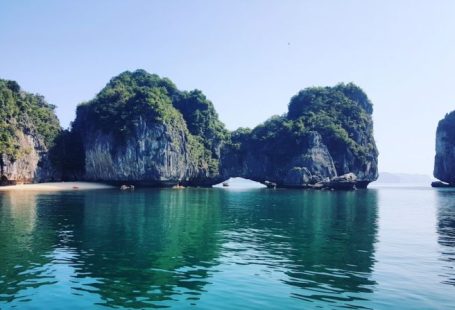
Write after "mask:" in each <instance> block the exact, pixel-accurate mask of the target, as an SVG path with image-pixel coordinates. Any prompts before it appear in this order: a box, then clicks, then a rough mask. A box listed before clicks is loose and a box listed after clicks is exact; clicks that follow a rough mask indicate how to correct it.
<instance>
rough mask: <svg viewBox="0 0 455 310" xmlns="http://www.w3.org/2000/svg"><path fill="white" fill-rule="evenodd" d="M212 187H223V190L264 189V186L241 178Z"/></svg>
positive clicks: (231, 179) (234, 178)
mask: <svg viewBox="0 0 455 310" xmlns="http://www.w3.org/2000/svg"><path fill="white" fill-rule="evenodd" d="M214 187H225V188H264V187H266V186H265V185H264V184H262V183H259V182H256V181H253V180H249V179H245V178H241V177H232V178H230V179H228V180H226V181H224V182H222V183H219V184H216V185H215V186H214Z"/></svg>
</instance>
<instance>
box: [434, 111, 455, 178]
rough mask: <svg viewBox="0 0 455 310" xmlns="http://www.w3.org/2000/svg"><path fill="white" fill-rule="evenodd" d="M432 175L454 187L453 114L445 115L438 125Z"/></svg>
mask: <svg viewBox="0 0 455 310" xmlns="http://www.w3.org/2000/svg"><path fill="white" fill-rule="evenodd" d="M433 174H434V177H435V178H437V179H439V180H441V181H443V182H446V183H449V184H450V185H454V186H455V112H451V113H449V114H447V115H446V116H445V118H444V119H442V120H441V121H440V122H439V124H438V128H437V130H436V156H435V160H434V171H433Z"/></svg>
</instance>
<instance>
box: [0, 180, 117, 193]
mask: <svg viewBox="0 0 455 310" xmlns="http://www.w3.org/2000/svg"><path fill="white" fill-rule="evenodd" d="M109 188H114V187H113V186H110V185H106V184H102V183H92V182H55V183H39V184H23V185H9V186H0V191H11V190H20V191H70V190H71V191H74V190H87V189H109Z"/></svg>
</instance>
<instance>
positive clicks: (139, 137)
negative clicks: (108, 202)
mask: <svg viewBox="0 0 455 310" xmlns="http://www.w3.org/2000/svg"><path fill="white" fill-rule="evenodd" d="M0 100H1V101H0V103H1V105H2V106H1V107H2V109H1V112H0V113H2V118H1V119H2V122H1V124H0V143H1V144H0V154H1V156H0V168H1V181H2V184H4V185H5V184H14V183H19V182H22V183H31V182H44V181H60V180H73V181H74V180H83V181H103V182H108V183H113V184H123V183H128V184H135V185H143V186H173V185H176V184H179V185H184V186H212V185H214V184H217V183H221V182H223V181H225V180H227V179H229V178H231V177H242V178H245V179H249V180H253V181H257V182H260V183H262V184H266V185H271V184H272V185H273V186H275V187H293V188H324V187H337V186H341V187H342V186H345V184H348V185H355V186H356V187H358V188H366V187H367V185H368V184H369V183H370V182H372V181H374V180H376V179H377V177H378V151H377V148H376V144H375V141H374V137H373V121H372V118H371V114H372V112H373V107H372V104H371V102H370V100H369V99H368V97H367V95H366V94H365V93H364V92H363V91H362V90H361V89H360V88H359V87H358V86H356V85H355V84H353V83H349V84H338V85H336V86H334V87H311V88H307V89H305V90H302V91H300V92H299V93H298V94H296V95H295V96H294V97H293V98H292V99H291V101H290V103H289V105H288V111H287V113H285V114H283V115H281V116H273V117H271V118H270V119H268V120H267V121H265V122H264V123H263V124H260V125H258V126H256V127H255V128H253V129H249V128H239V129H237V130H235V131H233V132H231V131H228V130H227V129H226V128H225V126H224V124H223V123H222V122H221V121H220V120H219V118H218V114H217V113H216V111H215V109H214V106H213V104H212V102H210V101H209V100H208V99H207V98H206V96H205V95H204V94H203V93H202V92H201V91H200V90H193V91H181V90H179V89H177V87H176V86H175V85H174V83H172V81H171V80H169V79H167V78H161V77H159V76H158V75H155V74H149V73H147V72H146V71H144V70H136V71H134V72H129V71H127V72H124V73H121V74H120V75H118V76H116V77H114V78H112V79H111V80H110V82H109V83H108V84H107V85H106V87H104V88H103V89H102V90H101V91H100V92H99V93H98V94H97V95H96V97H95V98H93V99H92V100H90V101H88V102H85V103H82V104H81V105H79V106H78V107H77V111H76V119H75V121H74V122H73V123H72V127H71V128H70V129H68V130H62V129H61V128H60V125H59V123H58V119H57V117H56V116H55V114H54V108H55V107H54V106H52V105H50V104H48V103H46V102H45V101H44V98H43V97H42V96H37V95H32V94H29V93H27V92H24V91H22V90H21V89H20V87H19V85H18V84H17V83H16V82H13V81H6V80H0ZM239 113H241V111H239Z"/></svg>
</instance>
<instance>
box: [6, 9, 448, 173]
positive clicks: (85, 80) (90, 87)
mask: <svg viewBox="0 0 455 310" xmlns="http://www.w3.org/2000/svg"><path fill="white" fill-rule="evenodd" d="M454 16H455V1H450V0H447V1H436V0H435V1H418V0H413V1H411V0H409V1H399V0H396V1H395V0H394V1H361V0H358V1H348V0H344V1H338V0H332V1H321V0H317V1H316V0H315V1H303V0H296V1H283V0H280V1H278V0H277V1H266V0H263V1H252V0H248V1H241V0H239V1H234V0H229V1H228V0H226V1H209V0H206V1H184V0H180V1H170V0H166V1H164V0H163V1H113V0H108V1H82V0H78V1H60V0H55V1H46V0H40V1H31V0H29V1H13V0H10V1H7V0H1V2H0V42H1V45H0V47H1V48H0V77H1V78H6V79H13V80H17V81H18V82H19V83H20V85H21V86H22V87H23V88H24V89H25V90H28V91H31V92H38V93H40V94H42V95H44V96H45V97H46V99H47V100H48V101H49V102H50V103H52V104H55V105H57V106H58V109H57V114H58V116H59V118H60V120H61V122H62V125H63V126H65V127H66V126H68V124H69V122H70V121H71V120H73V119H74V110H75V107H76V105H77V104H79V103H80V102H83V101H87V100H90V99H91V98H93V97H94V95H95V94H96V93H97V92H98V91H99V90H101V88H102V87H103V86H104V85H105V84H106V83H107V82H108V81H109V79H110V78H111V77H113V76H115V75H117V74H119V73H120V72H122V71H124V70H134V69H137V68H143V69H146V70H147V71H149V72H153V73H157V74H159V75H161V76H166V77H169V78H170V79H171V80H173V81H174V82H175V83H176V84H177V86H178V87H179V88H180V89H194V88H198V89H201V90H202V91H203V92H204V93H205V94H206V95H207V96H208V98H209V99H211V100H212V101H213V103H214V104H215V107H216V109H217V111H218V113H219V114H220V117H221V120H222V121H223V122H224V123H225V124H226V125H227V127H228V128H230V129H235V128H237V127H239V126H248V127H252V126H255V125H257V124H258V123H260V122H263V121H264V120H266V119H267V118H268V117H270V116H271V115H273V114H282V113H284V112H285V111H286V109H287V104H288V102H289V99H290V97H291V96H293V95H294V94H295V93H297V91H298V90H300V89H303V88H305V87H308V86H315V85H321V86H323V85H334V84H336V83H338V82H351V81H352V82H355V83H356V84H358V85H359V86H361V87H362V88H363V89H364V90H365V91H366V93H367V94H368V96H369V97H370V99H371V100H372V101H373V103H374V107H375V111H374V121H375V137H376V141H377V144H378V147H379V150H380V153H381V155H380V170H381V171H392V172H411V173H425V174H429V175H430V174H431V173H432V169H433V156H434V135H435V130H436V125H437V122H438V120H439V119H441V118H442V117H443V116H444V115H445V113H446V112H449V111H451V110H454V109H455V91H454V90H455V18H454Z"/></svg>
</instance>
